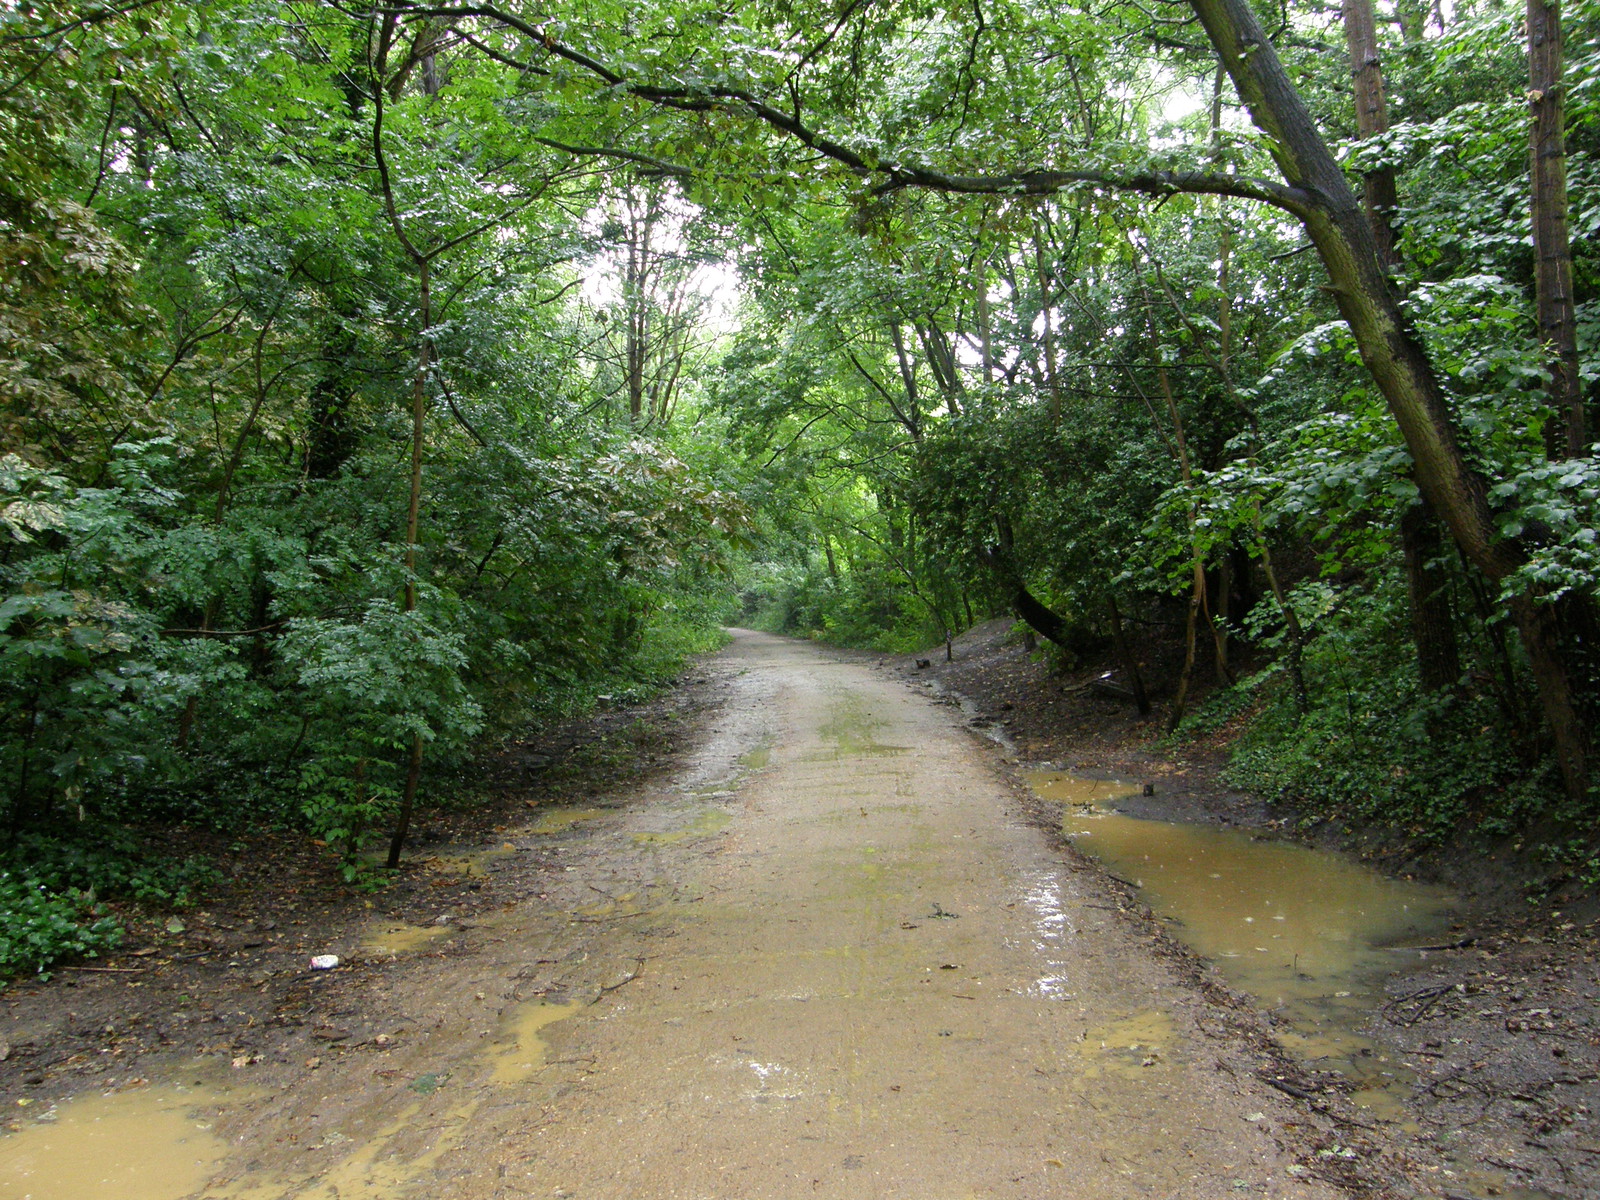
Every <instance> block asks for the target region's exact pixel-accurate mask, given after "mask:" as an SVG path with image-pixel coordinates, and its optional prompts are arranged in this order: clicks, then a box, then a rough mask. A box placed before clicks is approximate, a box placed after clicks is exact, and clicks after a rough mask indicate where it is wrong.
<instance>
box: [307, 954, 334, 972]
mask: <svg viewBox="0 0 1600 1200" xmlns="http://www.w3.org/2000/svg"><path fill="white" fill-rule="evenodd" d="M338 965H339V956H338V955H337V954H317V955H313V956H312V959H311V969H312V970H313V971H331V970H333V968H335V967H337V966H338Z"/></svg>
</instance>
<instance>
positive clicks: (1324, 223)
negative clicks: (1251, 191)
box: [1190, 0, 1589, 801]
mask: <svg viewBox="0 0 1600 1200" xmlns="http://www.w3.org/2000/svg"><path fill="white" fill-rule="evenodd" d="M1190 5H1191V7H1192V8H1193V9H1194V12H1195V15H1196V16H1197V17H1199V19H1200V23H1201V25H1202V26H1203V27H1204V29H1205V31H1206V36H1207V37H1208V38H1209V40H1210V41H1211V44H1212V46H1213V47H1214V48H1215V50H1216V51H1217V54H1218V56H1219V57H1220V58H1221V60H1222V64H1223V66H1224V67H1225V68H1226V69H1227V72H1228V76H1229V78H1231V79H1232V80H1233V84H1234V87H1235V88H1236V89H1237V91H1238V93H1239V96H1240V98H1241V99H1242V100H1243V101H1244V103H1245V105H1246V107H1247V108H1248V109H1249V110H1250V115H1251V119H1252V120H1253V121H1254V122H1255V124H1256V126H1257V127H1258V128H1260V129H1261V130H1262V132H1264V133H1265V134H1266V135H1267V136H1268V138H1269V139H1270V141H1269V142H1268V147H1269V149H1270V151H1271V153H1272V156H1273V158H1274V160H1275V161H1276V162H1277V164H1278V167H1279V170H1280V171H1281V172H1282V173H1283V176H1284V179H1285V181H1286V182H1287V183H1288V184H1289V186H1290V187H1291V188H1293V189H1295V191H1296V192H1297V193H1298V194H1299V195H1298V196H1296V197H1295V198H1294V200H1293V201H1292V203H1293V204H1294V205H1295V212H1296V215H1297V216H1299V217H1300V219H1301V221H1302V222H1303V223H1304V226H1305V229H1306V233H1307V235H1308V236H1309V237H1310V238H1311V240H1312V242H1313V244H1314V245H1315V246H1316V247H1317V253H1318V255H1319V256H1320V258H1321V260H1322V263H1323V266H1324V268H1325V269H1326V270H1327V272H1328V277H1329V280H1330V282H1331V284H1332V291H1333V295H1334V299H1335V301H1336V303H1337V304H1338V306H1339V311H1340V313H1341V315H1343V317H1344V319H1345V321H1346V322H1347V323H1348V324H1349V326H1350V330H1351V333H1352V334H1353V335H1354V337H1355V341H1356V345H1357V347H1358V348H1359V350H1360V353H1361V358H1362V361H1363V362H1364V363H1365V364H1366V367H1367V370H1368V371H1369V372H1371V374H1372V378H1373V381H1374V383H1376V384H1377V386H1378V389H1379V391H1380V392H1381V393H1382V394H1383V397H1384V399H1385V400H1386V401H1387V403H1388V405H1389V410H1390V412H1391V413H1392V414H1393V415H1394V418H1395V421H1396V423H1397V424H1398V425H1399V426H1400V432H1401V434H1402V435H1403V436H1404V438H1405V441H1406V446H1407V448H1408V449H1409V450H1410V451H1411V457H1412V459H1413V461H1414V462H1415V464H1416V479H1417V484H1418V486H1419V487H1420V488H1421V490H1422V493H1423V495H1424V496H1426V497H1427V498H1428V502H1429V503H1430V504H1431V505H1432V506H1433V509H1434V511H1435V512H1436V513H1437V514H1438V515H1439V517H1440V518H1441V519H1442V520H1443V521H1444V523H1445V525H1446V526H1447V527H1448V528H1449V530H1450V533H1451V536H1452V537H1453V538H1454V539H1455V542H1456V545H1457V546H1459V547H1460V549H1461V552H1462V554H1463V555H1464V556H1465V557H1466V558H1467V559H1468V560H1469V561H1470V562H1472V563H1473V565H1474V566H1476V567H1477V568H1478V569H1479V570H1480V571H1482V572H1483V573H1484V574H1485V575H1487V576H1488V577H1489V578H1490V579H1491V580H1494V581H1496V582H1499V581H1500V580H1503V579H1505V578H1506V577H1507V576H1508V575H1510V574H1511V573H1512V572H1514V571H1515V570H1516V569H1517V568H1518V567H1519V566H1520V565H1521V564H1522V563H1523V562H1524V561H1526V553H1525V551H1524V550H1523V548H1522V547H1521V546H1519V545H1518V544H1517V543H1515V542H1513V541H1510V540H1508V539H1506V538H1504V537H1502V536H1501V535H1500V533H1499V531H1498V530H1497V529H1496V528H1495V523H1494V519H1493V515H1492V514H1491V513H1490V511H1489V503H1488V488H1487V485H1486V484H1485V482H1484V479H1483V478H1482V476H1480V475H1479V474H1477V473H1476V472H1475V471H1474V470H1473V469H1472V467H1471V466H1470V465H1469V464H1468V463H1467V460H1466V456H1465V455H1464V454H1463V453H1462V449H1461V445H1460V441H1459V439H1458V437H1457V434H1456V427H1455V423H1454V418H1453V417H1452V415H1451V412H1450V408H1449V405H1448V403H1447V402H1446V398H1445V394H1444V389H1443V388H1442V387H1441V386H1440V383H1439V380H1438V377H1437V376H1436V375H1435V373H1434V370H1433V364H1432V362H1431V361H1430V360H1429V358H1428V355H1427V352H1426V351H1425V350H1424V349H1423V347H1422V344H1421V342H1420V341H1419V340H1418V339H1417V337H1416V336H1415V334H1414V333H1413V332H1412V330H1411V329H1410V327H1409V325H1408V323H1407V321H1406V319H1405V316H1404V314H1403V313H1402V311H1401V309H1400V305H1399V302H1398V301H1397V299H1396V298H1395V296H1394V295H1393V294H1392V293H1391V292H1390V291H1389V288H1388V284H1387V281H1386V279H1385V276H1384V269H1383V264H1382V262H1381V261H1380V259H1379V257H1378V250H1377V246H1376V244H1375V242H1374V239H1373V235H1372V230H1371V227H1370V226H1369V225H1368V224H1367V220H1366V215H1365V214H1364V213H1363V211H1362V209H1361V205H1360V203H1359V202H1358V201H1357V200H1356V197H1355V193H1354V192H1353V191H1352V190H1351V188H1350V185H1349V183H1348V181H1347V180H1346V179H1345V177H1344V172H1343V171H1342V170H1341V169H1340V167H1339V164H1338V163H1337V162H1335V161H1334V158H1333V155H1332V153H1331V152H1330V151H1329V149H1328V146H1327V144H1326V143H1325V142H1324V141H1323V140H1322V136H1321V134H1320V133H1319V132H1318V130H1317V127H1316V123H1315V122H1314V121H1313V120H1312V119H1311V114H1310V113H1309V112H1308V111H1307V109H1306V106H1305V103H1304V102H1303V101H1302V100H1301V98H1300V95H1299V93H1298V92H1297V91H1296V90H1295V88H1294V85H1293V84H1292V83H1291V82H1290V81H1289V77H1288V74H1287V73H1286V72H1285V71H1284V68H1283V64H1282V62H1281V61H1280V60H1279V58H1278V55H1277V52H1276V51H1275V50H1274V49H1273V48H1272V44H1271V42H1270V41H1269V40H1268V38H1267V35H1266V32H1265V31H1264V30H1263V29H1262V27H1261V22H1260V21H1259V20H1258V19H1257V17H1256V14H1255V10H1254V8H1253V7H1252V6H1251V4H1250V0H1190ZM1539 607H1541V606H1540V605H1538V604H1537V603H1536V602H1534V601H1532V600H1531V599H1530V600H1529V601H1528V603H1524V604H1519V605H1515V606H1513V610H1512V613H1513V617H1514V619H1515V620H1516V622H1517V626H1518V630H1519V632H1521V633H1522V635H1523V640H1524V644H1525V645H1527V646H1528V647H1529V657H1530V658H1534V657H1536V648H1537V647H1539V646H1540V643H1541V639H1544V640H1546V641H1547V640H1548V630H1547V628H1546V627H1545V623H1544V622H1543V621H1542V620H1541V619H1540V618H1539V617H1538V615H1537V612H1536V610H1537V609H1538V608H1539ZM1537 658H1538V660H1539V661H1540V662H1541V663H1543V668H1542V670H1541V671H1536V673H1535V678H1536V680H1537V681H1538V684H1539V699H1540V705H1541V708H1542V709H1543V711H1544V716H1545V721H1546V723H1547V724H1548V726H1549V727H1550V730H1551V732H1552V734H1553V735H1554V737H1555V740H1556V755H1557V758H1558V760H1559V761H1560V764H1561V772H1562V781H1563V783H1564V785H1565V788H1566V792H1567V794H1568V796H1569V797H1570V798H1572V799H1573V800H1577V801H1582V800H1583V799H1584V798H1585V796H1586V795H1587V792H1588V784H1589V739H1588V733H1587V730H1586V728H1585V726H1584V724H1583V722H1582V721H1581V720H1580V719H1579V717H1578V713H1577V709H1576V707H1575V703H1574V695H1573V690H1574V689H1573V686H1572V681H1571V680H1570V679H1569V678H1568V672H1567V666H1566V663H1565V662H1564V661H1563V659H1562V656H1561V655H1560V654H1550V653H1544V652H1543V650H1542V649H1540V650H1538V651H1537Z"/></svg>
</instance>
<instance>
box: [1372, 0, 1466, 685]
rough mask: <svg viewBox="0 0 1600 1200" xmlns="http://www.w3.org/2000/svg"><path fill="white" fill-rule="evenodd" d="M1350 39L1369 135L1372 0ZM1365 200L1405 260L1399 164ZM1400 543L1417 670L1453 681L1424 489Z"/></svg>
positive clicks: (1450, 623)
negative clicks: (1398, 217) (1398, 229)
mask: <svg viewBox="0 0 1600 1200" xmlns="http://www.w3.org/2000/svg"><path fill="white" fill-rule="evenodd" d="M1344 32H1345V43H1346V44H1347V45H1348V46H1349V48H1350V74H1351V79H1352V83H1353V87H1352V91H1353V93H1354V96H1355V106H1356V128H1357V130H1358V131H1359V132H1360V134H1361V136H1362V138H1363V139H1365V138H1373V137H1378V136H1379V135H1381V134H1383V133H1386V132H1387V131H1388V129H1389V109H1388V105H1387V102H1386V101H1385V99H1384V83H1383V65H1382V61H1381V58H1380V55H1379V48H1378V29H1377V22H1376V20H1375V19H1374V17H1373V11H1372V0H1344ZM1361 184H1362V202H1363V205H1364V206H1365V208H1366V213H1367V223H1368V224H1369V225H1371V226H1372V240H1373V243H1374V246H1375V248H1376V250H1377V253H1378V261H1379V262H1380V263H1382V264H1383V266H1384V268H1385V269H1386V270H1391V271H1392V270H1393V269H1394V268H1396V267H1398V266H1399V265H1400V251H1399V249H1398V246H1397V244H1396V239H1395V232H1394V224H1393V219H1392V218H1393V214H1394V211H1395V207H1396V205H1397V204H1398V203H1399V194H1398V190H1397V189H1396V187H1395V176H1394V168H1393V167H1388V166H1385V167H1380V168H1379V169H1378V170H1376V171H1368V172H1366V173H1365V174H1364V175H1363V176H1362V177H1361ZM1400 551H1401V554H1402V555H1403V556H1404V558H1405V563H1406V591H1407V596H1408V599H1409V601H1410V607H1411V636H1412V641H1413V642H1414V643H1415V645H1416V650H1417V675H1418V678H1419V680H1420V681H1421V684H1422V688H1423V690H1424V691H1430V692H1433V691H1440V690H1442V689H1444V688H1448V687H1453V686H1454V685H1455V683H1456V682H1457V681H1458V680H1459V679H1460V678H1461V656H1460V651H1459V649H1458V647H1457V644H1456V629H1455V613H1454V611H1453V609H1452V607H1451V604H1450V589H1449V586H1448V580H1447V577H1446V573H1445V571H1444V570H1443V568H1442V567H1440V566H1439V529H1438V522H1437V520H1436V519H1435V517H1434V515H1433V510H1432V509H1431V508H1429V506H1428V501H1427V499H1426V497H1423V498H1420V499H1419V500H1418V502H1417V504H1415V505H1414V506H1412V507H1411V508H1409V509H1407V510H1406V511H1405V512H1404V513H1403V514H1401V517H1400Z"/></svg>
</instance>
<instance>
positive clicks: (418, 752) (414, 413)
mask: <svg viewBox="0 0 1600 1200" xmlns="http://www.w3.org/2000/svg"><path fill="white" fill-rule="evenodd" d="M417 295H418V301H419V308H420V309H421V318H420V319H421V322H422V328H421V330H420V331H419V333H420V337H419V338H418V341H419V343H420V345H419V346H418V348H417V373H416V376H415V377H414V378H413V379H412V382H411V480H410V491H409V495H408V496H407V501H406V589H405V606H404V607H405V611H406V612H408V613H409V612H415V611H416V608H417V539H418V538H419V537H420V536H421V533H422V456H423V450H424V449H425V447H426V445H427V440H426V435H427V418H428V373H429V370H430V368H431V367H432V365H433V340H432V338H433V334H432V329H433V291H432V281H431V279H430V273H429V267H428V260H427V259H426V258H424V257H422V256H420V255H419V256H417ZM422 750H423V741H422V734H421V733H420V732H417V733H413V734H412V735H411V752H410V754H408V755H407V756H406V782H405V789H404V790H403V791H402V792H401V794H400V812H399V813H398V814H397V815H396V817H395V822H394V836H393V837H391V838H390V839H389V858H388V863H387V865H388V867H389V869H390V870H393V869H394V868H395V867H398V866H399V865H400V852H401V851H402V850H404V849H405V845H406V835H407V834H409V833H410V832H411V814H412V812H413V811H414V810H415V808H416V803H417V788H418V785H419V784H420V783H421V780H422Z"/></svg>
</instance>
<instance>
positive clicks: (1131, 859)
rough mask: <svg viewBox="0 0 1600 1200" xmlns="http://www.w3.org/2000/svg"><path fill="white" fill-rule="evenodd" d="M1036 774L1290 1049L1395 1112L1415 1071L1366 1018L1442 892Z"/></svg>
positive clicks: (1040, 786)
mask: <svg viewBox="0 0 1600 1200" xmlns="http://www.w3.org/2000/svg"><path fill="white" fill-rule="evenodd" d="M1029 782H1030V784H1031V785H1032V786H1033V789H1034V790H1035V791H1036V792H1037V793H1038V794H1039V795H1040V796H1042V797H1044V798H1046V799H1049V800H1055V801H1057V802H1059V803H1061V805H1062V827H1063V829H1064V830H1065V832H1066V833H1067V834H1068V835H1069V836H1071V837H1072V838H1073V839H1074V840H1075V841H1076V843H1077V845H1078V847H1079V848H1080V849H1082V850H1084V851H1086V852H1088V853H1089V854H1092V855H1094V857H1096V858H1097V859H1099V860H1100V861H1101V862H1102V863H1104V864H1105V866H1106V867H1107V868H1108V869H1110V870H1111V871H1112V872H1113V873H1115V874H1117V875H1119V876H1123V877H1125V878H1126V879H1127V880H1128V881H1129V882H1131V883H1134V884H1136V885H1138V887H1139V888H1140V890H1141V894H1142V898H1143V899H1144V900H1145V901H1146V902H1147V903H1148V904H1149V905H1150V907H1151V908H1152V909H1153V910H1154V911H1155V912H1156V913H1158V914H1159V915H1160V916H1162V917H1165V918H1167V919H1168V920H1170V921H1172V922H1173V923H1174V932H1175V933H1176V934H1177V935H1178V936H1180V937H1181V938H1182V939H1183V940H1184V941H1185V942H1187V943H1188V944H1189V945H1190V946H1191V947H1193V949H1194V950H1195V951H1196V952H1198V953H1199V954H1201V955H1203V956H1204V957H1206V958H1208V959H1210V960H1211V961H1212V962H1214V963H1215V964H1216V965H1217V967H1218V968H1219V969H1220V970H1221V972H1222V974H1223V975H1224V976H1225V977H1226V978H1227V980H1228V982H1229V983H1230V984H1231V985H1232V986H1234V987H1235V988H1238V989H1239V990H1240V991H1242V992H1246V993H1248V994H1249V995H1251V996H1253V997H1254V998H1255V999H1257V1000H1258V1001H1260V1002H1261V1004H1262V1005H1263V1006H1265V1007H1267V1008H1269V1009H1271V1010H1273V1012H1274V1013H1276V1014H1277V1016H1278V1017H1279V1018H1281V1019H1282V1021H1283V1022H1284V1028H1283V1030H1282V1031H1281V1032H1280V1034H1279V1040H1280V1041H1281V1042H1282V1043H1283V1045H1284V1046H1285V1048H1287V1049H1288V1050H1290V1051H1291V1052H1292V1053H1294V1054H1296V1055H1297V1056H1299V1057H1301V1058H1302V1059H1305V1060H1308V1061H1309V1062H1311V1063H1312V1064H1313V1065H1315V1066H1317V1067H1320V1068H1325V1069H1330V1070H1335V1071H1338V1072H1340V1073H1342V1074H1344V1075H1345V1076H1347V1077H1349V1078H1351V1079H1353V1080H1355V1081H1356V1083H1357V1084H1358V1087H1359V1089H1360V1090H1359V1091H1358V1092H1357V1093H1356V1095H1355V1099H1357V1100H1358V1101H1360V1102H1361V1103H1363V1104H1366V1105H1368V1106H1369V1107H1371V1108H1372V1109H1373V1110H1374V1111H1375V1112H1376V1113H1378V1114H1379V1115H1382V1116H1393V1117H1398V1116H1399V1115H1400V1110H1399V1106H1398V1103H1397V1100H1398V1097H1399V1096H1400V1095H1402V1094H1403V1092H1404V1088H1405V1086H1406V1085H1407V1084H1409V1083H1410V1082H1412V1078H1413V1077H1412V1076H1411V1074H1410V1072H1408V1071H1407V1070H1406V1069H1405V1068H1404V1067H1403V1066H1401V1065H1400V1063H1399V1062H1398V1061H1397V1059H1396V1057H1395V1056H1394V1054H1393V1053H1392V1051H1391V1050H1390V1049H1389V1048H1387V1047H1384V1046H1382V1045H1380V1044H1378V1043H1375V1042H1374V1041H1373V1040H1372V1039H1370V1038H1368V1037H1366V1036H1364V1035H1363V1034H1362V1033H1361V1032H1360V1026H1361V1024H1362V1021H1363V1019H1364V1018H1365V1017H1366V1015H1367V1014H1368V1013H1370V1012H1371V1011H1372V1009H1373V1008H1374V1007H1375V1006H1376V1005H1377V1004H1378V1003H1379V1002H1380V1001H1381V999H1382V994H1383V993H1382V988H1383V980H1384V977H1385V976H1386V975H1388V974H1389V973H1390V972H1392V971H1393V970H1394V968H1395V966H1396V965H1397V963H1398V955H1400V954H1403V953H1405V951H1403V950H1398V949H1396V947H1402V946H1406V945H1418V944H1421V943H1424V942H1428V941H1430V940H1437V936H1438V934H1439V932H1440V931H1441V930H1442V929H1443V928H1444V926H1445V923H1446V920H1447V914H1448V913H1449V911H1450V904H1451V900H1450V897H1449V896H1448V895H1447V894H1446V893H1445V892H1443V891H1442V890H1440V889H1437V888H1430V887H1425V886H1423V885H1421V884H1415V883H1405V882H1399V881H1396V880H1392V879H1386V878H1384V877H1383V876H1382V875H1379V874H1378V873H1377V872H1376V871H1373V870H1370V869H1369V868H1367V867H1364V866H1362V865H1361V864H1359V863H1357V862H1354V861H1352V860H1350V859H1348V858H1344V857H1341V856H1339V855H1336V854H1331V853H1328V852H1325V851H1318V850H1310V849H1307V848H1306V847H1304V846H1295V845H1291V844H1289V843H1286V842H1272V841H1257V840H1255V839H1253V838H1252V837H1250V835H1248V834H1245V833H1241V832H1238V831H1236V830H1229V829H1216V828H1211V827H1208V826H1198V825H1179V824H1173V823H1170V822H1166V821H1151V820H1144V819H1140V818H1136V817H1128V816H1123V815H1120V814H1118V813H1116V812H1114V811H1112V810H1110V809H1109V808H1107V807H1104V806H1105V805H1106V804H1107V803H1109V802H1110V801H1113V800H1115V799H1116V798H1117V797H1119V796H1127V795H1132V794H1134V793H1135V792H1137V790H1138V789H1137V787H1136V786H1135V785H1129V784H1120V783H1109V782H1104V781H1098V780H1086V779H1080V778H1077V777H1075V776H1071V775H1065V774H1062V773H1060V772H1055V771H1038V772H1034V773H1032V774H1031V776H1030V777H1029Z"/></svg>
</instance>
